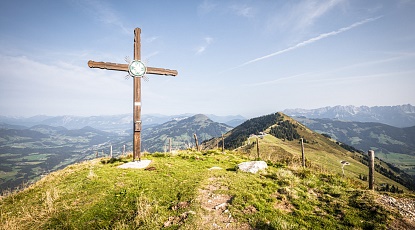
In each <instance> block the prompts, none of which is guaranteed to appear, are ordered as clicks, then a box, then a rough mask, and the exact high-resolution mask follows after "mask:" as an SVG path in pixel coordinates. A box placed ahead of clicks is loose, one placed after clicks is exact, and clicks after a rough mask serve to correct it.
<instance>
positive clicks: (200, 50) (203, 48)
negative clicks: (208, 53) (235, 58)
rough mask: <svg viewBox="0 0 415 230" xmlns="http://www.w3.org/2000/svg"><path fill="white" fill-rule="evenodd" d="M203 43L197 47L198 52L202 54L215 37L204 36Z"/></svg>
mask: <svg viewBox="0 0 415 230" xmlns="http://www.w3.org/2000/svg"><path fill="white" fill-rule="evenodd" d="M203 41H204V43H203V45H201V46H199V47H197V48H196V54H202V53H203V52H205V50H206V48H207V47H208V46H209V45H210V44H211V43H212V42H213V38H211V37H205V38H203Z"/></svg>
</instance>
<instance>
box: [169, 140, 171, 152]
mask: <svg viewBox="0 0 415 230" xmlns="http://www.w3.org/2000/svg"><path fill="white" fill-rule="evenodd" d="M169 153H171V138H169Z"/></svg>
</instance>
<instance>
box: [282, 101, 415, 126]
mask: <svg viewBox="0 0 415 230" xmlns="http://www.w3.org/2000/svg"><path fill="white" fill-rule="evenodd" d="M284 113H285V114H287V115H289V116H304V117H307V118H320V119H324V118H329V119H338V120H342V121H360V122H379V123H383V124H387V125H391V126H395V127H410V126H414V125H415V106H412V105H410V104H405V105H396V106H374V107H368V106H353V105H347V106H341V105H337V106H333V107H330V106H328V107H323V108H318V109H286V110H284Z"/></svg>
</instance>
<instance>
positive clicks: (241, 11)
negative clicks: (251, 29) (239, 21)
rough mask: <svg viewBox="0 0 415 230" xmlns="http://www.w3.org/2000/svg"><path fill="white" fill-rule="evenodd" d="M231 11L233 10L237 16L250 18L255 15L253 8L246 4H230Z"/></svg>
mask: <svg viewBox="0 0 415 230" xmlns="http://www.w3.org/2000/svg"><path fill="white" fill-rule="evenodd" d="M230 9H231V11H232V12H234V13H235V14H236V15H238V16H242V17H246V18H251V17H254V16H255V10H254V8H252V7H250V6H247V5H232V6H230Z"/></svg>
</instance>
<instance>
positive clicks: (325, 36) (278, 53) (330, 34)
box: [234, 17, 381, 69]
mask: <svg viewBox="0 0 415 230" xmlns="http://www.w3.org/2000/svg"><path fill="white" fill-rule="evenodd" d="M379 18H381V17H376V18H368V19H365V20H363V21H360V22H356V23H354V24H352V25H350V26H347V27H343V28H340V29H339V30H335V31H331V32H328V33H324V34H320V35H318V36H317V37H313V38H310V39H308V40H306V41H303V42H300V43H298V44H296V45H294V46H291V47H288V48H286V49H283V50H279V51H277V52H274V53H271V54H268V55H265V56H262V57H259V58H255V59H253V60H250V61H247V62H245V63H243V64H242V65H240V66H237V67H235V68H234V69H236V68H239V67H242V66H246V65H249V64H252V63H254V62H257V61H261V60H264V59H267V58H270V57H274V56H277V55H280V54H283V53H286V52H289V51H292V50H295V49H298V48H300V47H303V46H306V45H309V44H312V43H314V42H317V41H319V40H321V39H324V38H327V37H331V36H334V35H337V34H340V33H343V32H346V31H348V30H351V29H353V28H355V27H358V26H361V25H363V24H365V23H368V22H371V21H375V20H377V19H379Z"/></svg>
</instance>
